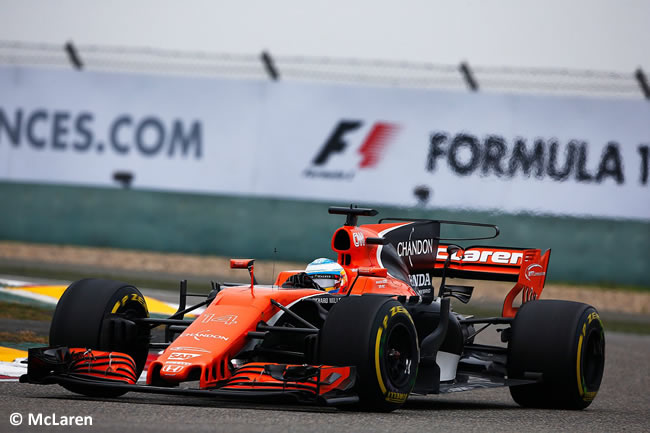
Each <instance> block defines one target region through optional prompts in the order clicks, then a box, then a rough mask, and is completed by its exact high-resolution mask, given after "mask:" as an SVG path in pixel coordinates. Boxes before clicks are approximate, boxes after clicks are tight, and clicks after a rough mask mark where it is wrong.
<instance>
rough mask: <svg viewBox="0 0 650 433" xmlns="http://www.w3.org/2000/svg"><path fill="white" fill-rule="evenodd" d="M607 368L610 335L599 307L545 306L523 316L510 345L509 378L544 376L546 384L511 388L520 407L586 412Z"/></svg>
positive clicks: (526, 308) (535, 304)
mask: <svg viewBox="0 0 650 433" xmlns="http://www.w3.org/2000/svg"><path fill="white" fill-rule="evenodd" d="M604 367H605V333H604V330H603V324H602V322H601V320H600V317H599V316H598V312H597V311H596V310H595V309H594V308H593V307H591V306H589V305H586V304H581V303H578V302H568V301H556V300H539V301H531V302H527V303H525V304H524V305H523V306H522V307H521V308H520V309H519V311H518V312H517V315H516V316H515V320H514V322H513V324H512V335H511V338H510V341H509V343H508V376H509V377H510V378H515V379H516V378H522V379H523V378H530V377H534V376H535V375H536V373H541V382H540V383H536V384H529V385H519V386H511V387H510V394H511V395H512V397H513V399H514V400H515V401H516V402H517V403H518V404H519V405H521V406H524V407H542V408H557V409H584V408H586V407H587V406H589V405H590V404H591V402H592V401H593V399H594V397H596V394H597V393H598V389H599V388H600V382H601V380H602V377H603V370H604ZM527 373H528V374H527ZM531 373H532V374H531Z"/></svg>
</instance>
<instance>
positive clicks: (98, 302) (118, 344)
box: [50, 279, 150, 397]
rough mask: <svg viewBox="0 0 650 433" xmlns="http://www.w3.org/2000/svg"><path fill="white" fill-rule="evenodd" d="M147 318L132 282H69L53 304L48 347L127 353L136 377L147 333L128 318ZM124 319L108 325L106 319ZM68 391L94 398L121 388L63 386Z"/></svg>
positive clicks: (146, 346)
mask: <svg viewBox="0 0 650 433" xmlns="http://www.w3.org/2000/svg"><path fill="white" fill-rule="evenodd" d="M144 317H149V311H148V309H147V304H146V302H145V299H144V296H142V293H140V291H139V290H138V289H137V288H135V287H134V286H132V285H129V284H126V283H122V282H119V281H112V280H103V279H83V280H79V281H75V282H74V283H72V284H71V285H70V286H69V287H68V288H67V289H66V290H65V292H64V293H63V296H61V299H60V300H59V302H58V303H57V305H56V310H54V316H53V317H52V323H51V325H50V346H65V347H70V348H87V349H94V350H101V351H112V352H121V353H126V354H128V355H130V356H131V358H133V360H134V362H135V366H136V368H135V374H136V378H137V377H138V376H139V375H140V374H141V373H142V370H143V369H144V365H145V363H146V361H147V355H148V352H149V338H150V332H149V329H148V328H147V327H142V326H134V325H133V323H132V322H130V320H132V319H134V318H144ZM110 318H120V319H126V321H125V322H123V323H122V324H120V325H121V326H119V327H115V326H113V327H111V326H109V325H110V321H108V320H106V319H110ZM64 386H65V387H66V388H67V389H69V390H70V391H73V392H76V393H80V394H84V395H90V396H93V397H97V396H101V397H116V396H119V395H122V394H124V393H125V392H124V391H117V390H106V389H103V390H102V389H101V388H93V387H86V386H77V385H64Z"/></svg>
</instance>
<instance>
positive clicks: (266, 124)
mask: <svg viewBox="0 0 650 433" xmlns="http://www.w3.org/2000/svg"><path fill="white" fill-rule="evenodd" d="M649 149H650V104H648V102H647V101H643V100H608V99H595V98H584V97H559V96H533V95H504V94H489V93H460V92H447V91H434V90H423V89H419V90H418V89H399V88H375V87H351V86H343V85H333V84H316V83H299V82H290V83H288V82H287V83H285V82H282V81H280V82H262V81H253V80H248V81H247V80H225V79H214V78H190V77H167V76H148V75H138V74H117V73H114V74H113V73H100V72H90V71H67V70H48V69H36V68H17V67H2V68H0V180H9V181H17V182H38V183H64V184H66V183H70V184H85V185H106V186H115V185H116V182H115V180H114V177H115V174H116V173H129V174H131V175H132V176H133V181H132V186H133V187H134V188H146V189H159V190H172V191H187V192H201V193H214V194H232V195H248V196H250V195H254V196H263V197H279V198H292V199H306V200H323V201H338V202H340V201H347V202H350V203H367V204H372V203H377V204H386V205H398V206H415V205H419V206H427V207H436V208H449V209H468V210H488V211H499V212H508V213H517V212H529V213H539V214H551V215H574V216H590V217H605V218H624V219H637V220H646V221H647V220H650V186H649V185H648V170H649V167H648V165H649V163H650V150H649Z"/></svg>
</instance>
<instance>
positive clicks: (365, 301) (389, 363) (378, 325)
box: [319, 296, 420, 412]
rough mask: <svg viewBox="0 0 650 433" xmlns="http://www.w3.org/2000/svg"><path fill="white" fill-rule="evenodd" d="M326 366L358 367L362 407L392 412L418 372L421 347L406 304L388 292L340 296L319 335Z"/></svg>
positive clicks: (321, 354)
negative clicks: (386, 293)
mask: <svg viewBox="0 0 650 433" xmlns="http://www.w3.org/2000/svg"><path fill="white" fill-rule="evenodd" d="M319 358H320V362H321V363H322V364H325V365H340V366H355V367H356V369H357V378H358V382H357V392H358V394H359V398H360V402H361V405H362V407H363V408H365V409H368V410H376V411H382V412H389V411H393V410H395V409H397V408H398V407H400V406H401V405H402V404H404V402H405V401H406V399H407V398H408V396H409V394H410V392H411V390H412V389H413V386H414V385H415V379H416V377H417V368H418V362H419V359H420V352H419V347H418V338H417V332H416V330H415V326H414V325H413V320H412V319H411V316H410V315H409V313H408V312H407V311H406V309H405V308H404V307H403V306H402V304H400V303H399V302H397V301H396V300H394V299H391V298H388V297H384V296H353V297H346V298H343V299H341V300H340V301H339V302H338V303H337V304H336V305H335V306H333V307H332V309H331V310H330V311H329V314H328V315H327V320H326V321H325V324H324V325H323V328H322V329H321V331H320V334H319Z"/></svg>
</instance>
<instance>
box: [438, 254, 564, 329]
mask: <svg viewBox="0 0 650 433" xmlns="http://www.w3.org/2000/svg"><path fill="white" fill-rule="evenodd" d="M447 257H448V254H447V245H439V246H438V253H437V255H436V260H435V262H434V266H433V271H432V275H434V276H441V275H442V270H443V268H444V265H445V261H446V260H447ZM550 258H551V250H550V249H549V250H547V251H546V252H544V254H542V251H541V250H539V249H530V248H509V247H491V246H472V247H469V248H467V249H465V250H464V251H459V252H458V253H455V254H452V256H451V259H450V262H449V267H448V268H447V272H446V276H447V277H456V278H467V279H476V280H495V281H512V282H515V283H516V284H515V286H514V287H513V288H512V290H510V292H509V293H508V295H507V296H506V299H505V300H504V303H503V310H502V315H503V316H504V317H514V316H515V314H517V309H518V308H517V307H514V305H513V304H514V301H515V298H516V297H517V296H518V295H519V294H520V293H521V294H522V303H524V302H528V301H531V300H534V299H539V297H540V296H541V294H542V290H544V284H545V283H546V273H547V272H548V262H549V260H550Z"/></svg>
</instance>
